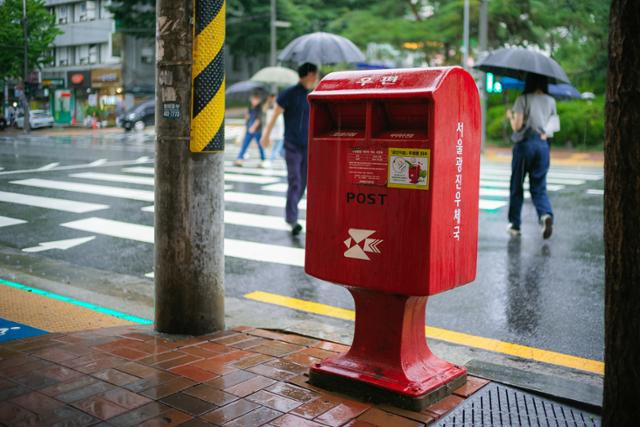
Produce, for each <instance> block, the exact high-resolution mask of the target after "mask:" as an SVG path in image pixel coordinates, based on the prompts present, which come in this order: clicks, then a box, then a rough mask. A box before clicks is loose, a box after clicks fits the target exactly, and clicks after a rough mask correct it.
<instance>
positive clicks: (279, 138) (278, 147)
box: [266, 93, 284, 162]
mask: <svg viewBox="0 0 640 427" xmlns="http://www.w3.org/2000/svg"><path fill="white" fill-rule="evenodd" d="M267 105H268V107H269V110H268V111H267V121H266V123H269V122H270V121H271V117H272V116H273V111H274V109H275V105H276V95H275V94H273V93H272V94H271V95H269V98H268V100H267ZM269 139H270V140H271V141H273V148H272V149H271V155H270V156H269V161H271V162H273V161H274V160H275V159H276V158H277V157H278V156H279V157H280V158H282V159H284V120H283V118H282V115H280V116H278V117H277V119H276V122H275V124H274V125H273V129H272V130H271V134H270V135H269Z"/></svg>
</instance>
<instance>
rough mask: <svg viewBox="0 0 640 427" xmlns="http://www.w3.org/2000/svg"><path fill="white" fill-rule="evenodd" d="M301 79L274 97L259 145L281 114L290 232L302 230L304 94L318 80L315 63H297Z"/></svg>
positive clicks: (306, 109) (306, 107)
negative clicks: (287, 183)
mask: <svg viewBox="0 0 640 427" xmlns="http://www.w3.org/2000/svg"><path fill="white" fill-rule="evenodd" d="M298 77H300V80H299V81H298V84H296V85H295V86H291V87H289V88H287V89H285V90H283V91H282V92H281V93H280V95H278V98H277V99H276V107H275V110H274V112H273V115H272V116H271V120H269V123H267V127H266V129H265V130H264V133H263V134H262V140H261V143H262V145H264V146H265V147H266V146H269V135H270V134H271V129H272V128H273V126H274V124H275V122H276V119H277V118H278V116H279V115H280V114H284V158H285V161H286V162H287V181H288V182H289V187H288V188H287V205H286V207H285V220H286V221H287V223H288V224H289V225H290V226H291V233H292V234H293V235H294V236H297V235H298V234H300V232H301V231H302V226H301V225H300V224H299V223H298V203H299V202H300V199H302V196H303V195H304V190H305V188H306V187H307V142H308V131H309V102H308V101H307V95H308V94H309V92H310V91H311V90H312V89H313V88H314V87H315V86H316V84H317V83H318V67H317V66H316V65H314V64H310V63H308V62H306V63H304V64H302V65H301V66H300V67H298Z"/></svg>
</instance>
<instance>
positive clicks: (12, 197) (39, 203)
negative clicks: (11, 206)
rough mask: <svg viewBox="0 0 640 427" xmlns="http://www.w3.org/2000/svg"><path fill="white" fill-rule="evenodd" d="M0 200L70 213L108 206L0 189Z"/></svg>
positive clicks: (91, 210) (90, 210)
mask: <svg viewBox="0 0 640 427" xmlns="http://www.w3.org/2000/svg"><path fill="white" fill-rule="evenodd" d="M0 202H6V203H15V204H18V205H26V206H34V207H38V208H45V209H53V210H57V211H63V212H72V213H86V212H93V211H98V210H101V209H108V208H109V206H107V205H99V204H97V203H85V202H76V201H73V200H66V199H56V198H53V197H41V196H31V195H28V194H21V193H9V192H5V191H0Z"/></svg>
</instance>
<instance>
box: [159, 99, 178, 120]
mask: <svg viewBox="0 0 640 427" xmlns="http://www.w3.org/2000/svg"><path fill="white" fill-rule="evenodd" d="M162 117H164V118H165V119H169V120H177V119H179V118H180V104H178V103H177V102H165V103H163V104H162Z"/></svg>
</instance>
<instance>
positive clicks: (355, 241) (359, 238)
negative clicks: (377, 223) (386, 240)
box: [344, 228, 382, 261]
mask: <svg viewBox="0 0 640 427" xmlns="http://www.w3.org/2000/svg"><path fill="white" fill-rule="evenodd" d="M375 232H376V230H361V229H359V228H350V229H349V238H348V239H347V240H345V241H344V245H345V246H346V247H347V250H346V251H345V253H344V256H345V258H355V259H362V260H365V261H370V260H371V259H370V258H369V256H368V255H367V253H374V254H379V253H380V248H379V247H378V245H380V244H381V243H382V239H370V238H369V236H371V235H373V234H374V233H375Z"/></svg>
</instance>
